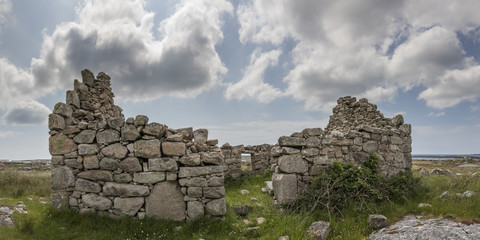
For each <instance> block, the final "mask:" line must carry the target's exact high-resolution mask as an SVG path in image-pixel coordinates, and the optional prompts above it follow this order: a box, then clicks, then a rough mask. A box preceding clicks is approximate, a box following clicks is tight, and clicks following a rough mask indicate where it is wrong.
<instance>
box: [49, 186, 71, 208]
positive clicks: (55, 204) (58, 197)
mask: <svg viewBox="0 0 480 240" xmlns="http://www.w3.org/2000/svg"><path fill="white" fill-rule="evenodd" d="M50 206H51V207H52V209H55V210H67V209H68V192H66V191H53V192H52V194H50Z"/></svg>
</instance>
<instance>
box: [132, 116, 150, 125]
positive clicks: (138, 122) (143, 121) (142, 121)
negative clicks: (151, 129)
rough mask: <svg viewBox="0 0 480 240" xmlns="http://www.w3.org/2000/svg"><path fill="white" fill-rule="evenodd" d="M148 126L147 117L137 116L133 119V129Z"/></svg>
mask: <svg viewBox="0 0 480 240" xmlns="http://www.w3.org/2000/svg"><path fill="white" fill-rule="evenodd" d="M147 124H148V117H147V116H145V115H137V116H136V117H135V121H134V125H135V127H138V126H145V125H147Z"/></svg>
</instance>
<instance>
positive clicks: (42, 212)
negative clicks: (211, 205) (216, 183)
mask: <svg viewBox="0 0 480 240" xmlns="http://www.w3.org/2000/svg"><path fill="white" fill-rule="evenodd" d="M414 164H415V166H414V168H413V169H414V172H415V173H416V172H418V169H420V168H421V167H424V168H428V169H433V168H434V167H441V168H444V169H450V170H451V171H453V172H454V174H453V175H418V176H419V177H420V178H421V182H422V183H423V184H424V185H425V186H426V188H427V189H428V191H426V192H424V193H422V194H420V195H419V196H417V197H415V198H414V199H410V200H409V201H407V202H405V203H402V204H399V203H392V202H384V203H381V204H370V205H369V206H368V207H367V208H366V210H365V209H364V210H358V208H357V206H355V204H352V205H351V206H348V207H347V208H346V209H344V210H343V211H342V213H341V214H337V215H334V216H331V218H329V216H328V213H327V211H322V210H317V211H313V212H305V211H295V210H294V209H288V208H282V207H279V206H275V205H273V204H272V200H273V199H272V197H271V196H269V195H268V194H266V193H263V192H262V191H261V188H262V187H264V181H266V180H270V176H264V175H256V176H248V177H244V178H242V179H240V180H236V181H233V180H232V181H228V182H227V184H226V189H227V191H226V192H227V194H226V197H225V199H226V201H227V209H228V210H227V215H226V217H225V219H224V220H215V219H209V218H204V219H200V220H197V221H193V222H185V223H184V222H172V221H160V220H154V219H145V220H142V221H140V220H137V219H131V218H128V217H127V218H123V219H121V220H111V219H109V218H106V217H99V216H96V215H79V214H77V213H75V212H56V211H52V210H50V208H49V205H48V204H45V201H48V196H49V194H50V173H49V172H47V171H43V170H39V171H20V170H18V167H15V168H12V169H8V168H6V167H5V166H4V167H2V169H1V170H0V206H10V207H14V206H16V205H17V204H18V203H19V202H22V203H24V204H25V205H26V207H25V209H26V210H28V211H29V213H28V214H22V213H19V212H15V213H13V214H12V218H13V220H14V223H15V225H14V226H10V227H0V239H89V240H91V239H207V240H209V239H278V238H279V237H280V236H284V235H288V236H289V237H290V239H307V238H306V236H305V231H306V230H307V229H308V227H309V226H310V224H311V223H312V222H314V221H320V220H323V221H330V223H331V231H330V235H329V239H363V238H364V237H366V236H368V234H369V233H370V232H371V229H369V228H368V225H367V218H368V215H369V214H372V213H375V214H377V213H378V214H383V215H385V216H387V218H388V222H389V223H393V222H394V221H397V220H399V219H400V218H402V217H403V216H405V215H408V214H418V215H424V216H427V217H446V218H449V219H454V220H458V221H462V222H465V223H472V222H479V221H480V197H479V196H478V195H476V196H474V197H471V198H461V197H458V196H456V195H455V194H456V193H463V192H464V191H467V190H472V191H477V192H478V191H480V175H477V176H471V175H466V174H465V173H467V172H468V171H470V172H476V169H470V170H469V169H465V168H459V169H458V171H462V173H463V175H461V176H456V175H455V173H456V172H455V171H456V166H458V165H459V163H450V164H445V163H444V164H443V165H442V166H438V165H433V164H431V163H418V162H416V163H414ZM427 165H428V166H427ZM242 189H247V190H249V192H250V193H248V194H241V193H240V190H242ZM443 191H450V192H451V194H450V196H449V197H446V198H438V196H439V195H440V194H441V193H442V192H443ZM252 198H255V199H256V200H255V199H254V200H253V201H252ZM419 203H429V204H431V205H432V207H429V208H418V204H419ZM245 204H246V205H250V206H252V207H253V212H252V213H251V214H249V215H248V216H246V217H240V216H237V215H235V213H234V212H233V210H232V209H231V206H239V205H245ZM258 218H264V219H265V221H264V222H263V223H261V224H258V223H257V219H258Z"/></svg>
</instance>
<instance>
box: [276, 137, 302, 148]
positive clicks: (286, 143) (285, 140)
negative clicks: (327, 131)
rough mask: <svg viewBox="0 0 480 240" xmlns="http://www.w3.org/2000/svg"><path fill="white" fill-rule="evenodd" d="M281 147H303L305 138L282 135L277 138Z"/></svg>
mask: <svg viewBox="0 0 480 240" xmlns="http://www.w3.org/2000/svg"><path fill="white" fill-rule="evenodd" d="M278 144H280V146H282V147H303V146H306V145H307V142H306V140H305V138H299V137H287V136H283V137H280V138H279V139H278Z"/></svg>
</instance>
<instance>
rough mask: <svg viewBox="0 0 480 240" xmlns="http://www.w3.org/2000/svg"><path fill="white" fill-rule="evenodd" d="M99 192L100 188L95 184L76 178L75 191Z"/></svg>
mask: <svg viewBox="0 0 480 240" xmlns="http://www.w3.org/2000/svg"><path fill="white" fill-rule="evenodd" d="M101 190H102V187H101V186H100V184H98V183H96V182H92V181H89V180H85V179H83V178H78V179H77V181H75V191H80V192H93V193H98V192H100V191H101Z"/></svg>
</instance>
